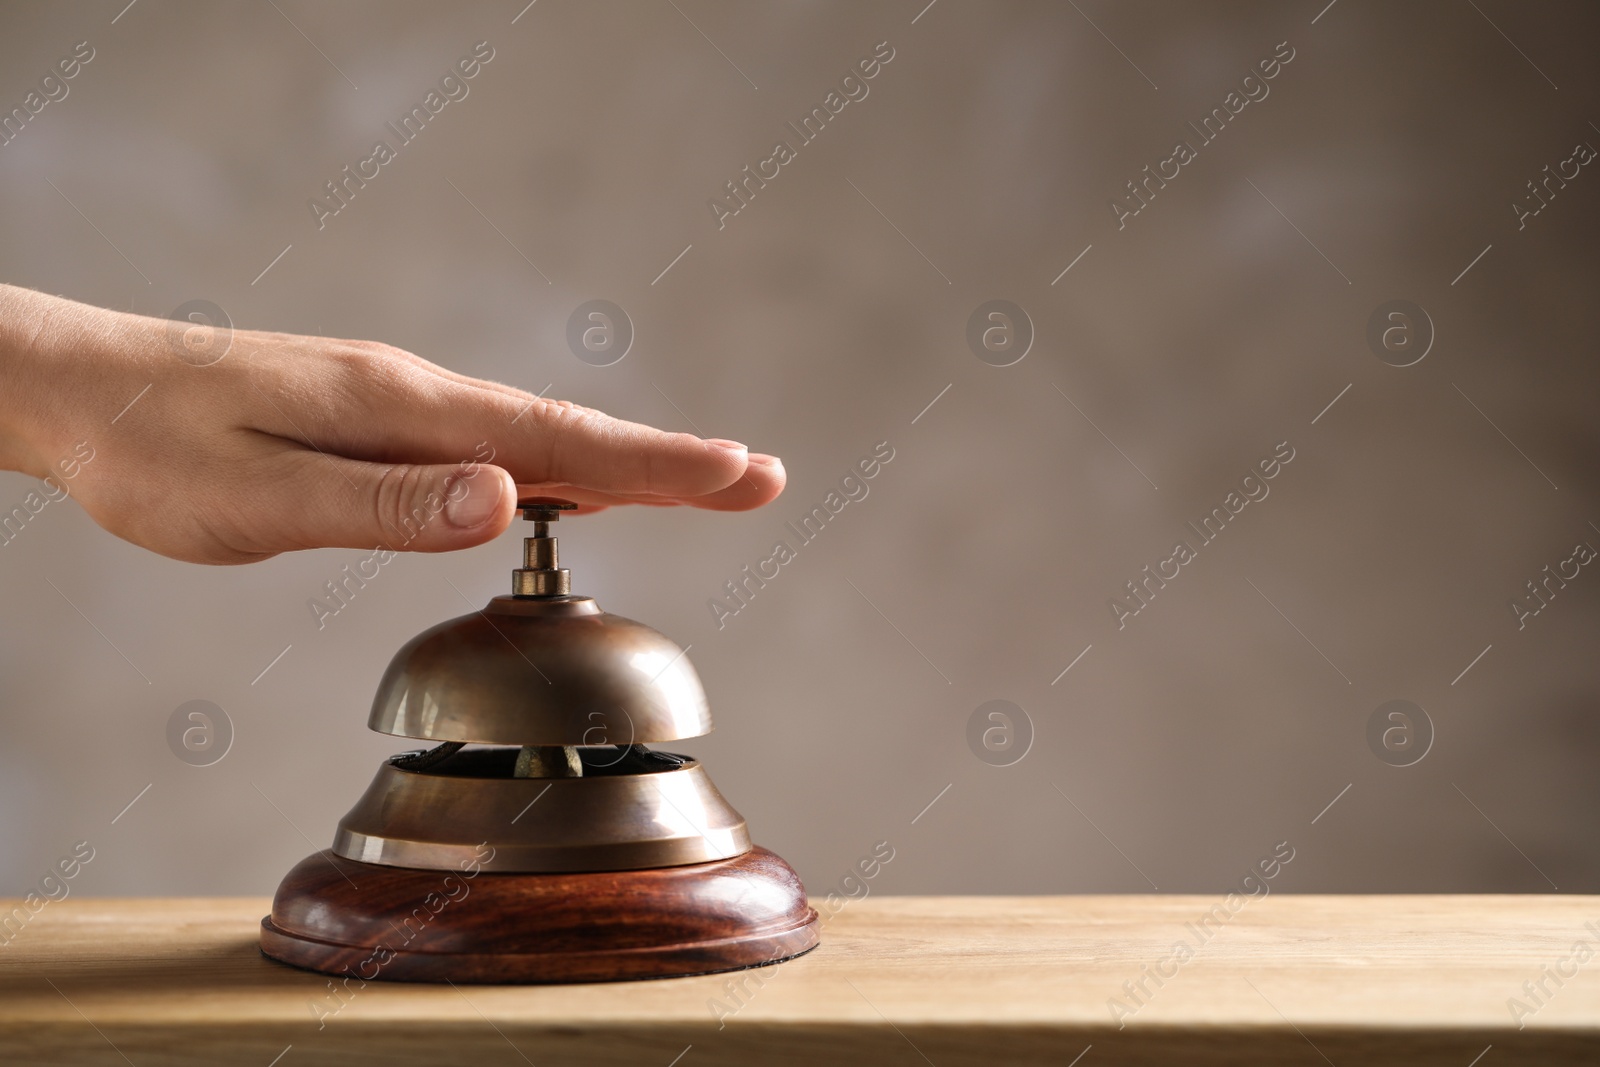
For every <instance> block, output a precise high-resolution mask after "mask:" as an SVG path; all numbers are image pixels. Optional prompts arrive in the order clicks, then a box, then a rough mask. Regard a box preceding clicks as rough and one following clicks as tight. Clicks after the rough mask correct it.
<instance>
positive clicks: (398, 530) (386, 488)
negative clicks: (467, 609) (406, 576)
mask: <svg viewBox="0 0 1600 1067" xmlns="http://www.w3.org/2000/svg"><path fill="white" fill-rule="evenodd" d="M274 466H275V467H276V470H275V471H274V475H275V476H274V477H271V478H270V479H268V478H264V479H261V480H260V481H261V485H262V489H261V491H260V492H258V493H257V494H255V496H254V498H253V503H252V507H251V511H252V513H253V515H254V522H253V527H254V529H253V536H255V537H258V538H260V539H261V540H263V541H264V542H265V541H270V540H272V539H274V538H275V539H276V540H277V541H278V542H279V543H277V544H264V545H263V546H262V547H263V548H264V549H267V550H270V551H282V550H285V549H297V548H373V547H376V546H381V547H386V548H390V549H394V550H396V551H406V552H448V551H452V550H454V549H459V548H470V547H472V546H473V545H480V544H483V543H484V542H486V541H490V540H493V539H494V538H495V537H496V536H498V535H499V534H501V533H502V532H504V531H505V529H506V527H507V526H509V525H510V524H511V518H512V516H513V515H514V514H515V511H516V487H515V486H514V485H513V483H512V481H511V476H510V475H509V474H507V473H506V472H505V471H504V470H502V469H501V468H499V467H494V466H489V465H485V464H476V465H469V464H460V463H450V464H384V463H367V462H362V461H359V460H352V459H346V458H345V457H343V456H335V455H329V454H326V453H319V452H314V451H310V450H307V449H299V448H286V449H285V450H284V451H283V453H281V454H280V455H279V456H278V457H277V458H276V459H275V461H274Z"/></svg>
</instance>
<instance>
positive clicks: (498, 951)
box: [261, 848, 818, 983]
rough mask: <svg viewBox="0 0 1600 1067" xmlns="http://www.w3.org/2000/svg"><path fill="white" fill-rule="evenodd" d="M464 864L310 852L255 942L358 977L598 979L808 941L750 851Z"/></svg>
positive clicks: (778, 869)
mask: <svg viewBox="0 0 1600 1067" xmlns="http://www.w3.org/2000/svg"><path fill="white" fill-rule="evenodd" d="M469 871H470V868H469V869H468V870H455V871H438V870H419V869H416V868H410V867H387V866H379V865H377V864H371V863H359V862H356V861H354V860H347V859H344V858H342V857H339V856H336V855H334V854H333V853H332V852H330V851H323V852H318V853H315V854H313V855H311V856H308V857H306V858H305V859H304V860H301V861H300V863H298V864H297V865H296V866H295V867H294V869H293V870H291V871H290V872H289V873H288V874H287V875H285V876H284V879H283V883H282V884H281V885H280V886H279V887H278V893H277V896H276V897H274V899H273V902H272V914H271V915H269V916H267V917H266V918H264V919H262V920H261V951H262V952H263V953H265V954H266V955H268V956H271V957H272V958H274V959H277V960H281V961H283V962H284V963H289V964H293V965H294V966H296V967H304V968H307V969H309V970H313V971H321V972H323V973H325V974H335V975H341V976H349V977H351V978H353V979H356V980H360V981H375V980H376V981H400V982H443V981H447V980H448V981H451V982H481V983H496V982H505V983H516V982H610V981H618V980H624V979H635V978H667V977H673V976H678V975H689V974H708V973H712V972H716V971H732V970H740V969H742V968H746V967H759V966H762V965H765V964H768V963H776V962H780V961H782V960H786V959H790V958H792V957H794V956H798V955H800V954H801V953H803V952H808V951H810V950H811V949H813V948H815V947H816V945H817V940H818V936H817V928H818V919H817V913H816V912H815V911H814V910H813V909H812V908H811V907H810V905H809V904H808V903H807V902H806V892H805V887H804V886H802V885H801V884H800V878H799V876H798V875H797V874H795V872H794V869H793V868H792V867H790V866H789V865H788V864H787V863H785V862H784V861H783V860H782V859H780V858H779V857H778V856H777V855H775V854H774V853H771V852H768V851H767V850H766V849H764V848H753V849H751V850H750V851H749V852H746V853H744V854H743V855H740V856H735V857H733V858H732V859H726V860H718V861H716V862H713V863H696V864H690V865H687V866H682V867H662V868H657V869H654V870H642V871H601V872H591V873H577V874H510V873H506V874H497V873H492V872H488V871H481V870H480V871H477V872H476V873H469Z"/></svg>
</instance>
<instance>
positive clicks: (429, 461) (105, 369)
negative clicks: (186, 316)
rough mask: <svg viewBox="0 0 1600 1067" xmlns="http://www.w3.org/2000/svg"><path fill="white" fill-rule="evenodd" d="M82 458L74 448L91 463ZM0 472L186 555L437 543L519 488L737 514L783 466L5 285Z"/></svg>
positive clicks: (321, 344) (164, 550)
mask: <svg viewBox="0 0 1600 1067" xmlns="http://www.w3.org/2000/svg"><path fill="white" fill-rule="evenodd" d="M85 457H88V458H85ZM0 468H4V469H10V470H19V471H24V472H26V473H29V474H32V475H34V476H36V477H39V478H45V479H47V482H46V486H47V488H50V489H53V490H55V491H58V492H60V491H64V492H67V493H70V494H71V495H72V496H74V497H76V498H77V499H78V502H79V503H80V504H82V506H83V507H84V509H85V510H86V511H88V513H89V514H90V515H91V516H92V517H93V518H94V520H95V521H96V522H98V523H99V524H100V525H101V526H103V527H105V528H106V529H107V530H109V531H111V532H112V533H114V534H116V535H117V536H118V537H122V538H124V539H126V540H128V541H132V542H133V543H134V544H137V545H142V546H143V547H145V548H148V549H151V550H153V551H156V552H160V553H161V554H163V555H166V556H171V557H173V558H174V559H181V560H188V561H191V562H196V563H249V562H253V561H256V560H262V559H267V558H268V557H271V556H274V555H276V554H277V553H279V552H286V551H290V550H293V549H299V548H319V547H335V548H373V547H377V546H385V547H388V548H392V549H399V550H408V551H418V552H443V551H449V550H451V549H457V548H469V547H471V546H473V545H477V544H482V543H483V542H485V541H488V540H490V539H491V538H493V537H495V536H496V535H498V534H500V533H501V532H502V531H504V530H505V529H506V527H507V526H508V525H509V524H510V522H511V519H512V516H513V515H514V514H515V509H516V495H517V486H516V483H521V484H523V485H524V487H526V486H529V485H531V486H537V487H538V488H539V490H540V491H542V492H545V493H547V494H548V495H551V496H560V497H565V498H567V499H570V500H572V501H575V502H576V503H578V504H580V505H583V506H584V510H596V509H598V508H602V507H606V506H609V505H612V504H654V505H671V504H689V505H692V506H695V507H702V508H712V509H717V510H725V511H739V510H744V509H748V508H754V507H759V506H760V505H762V504H765V503H767V502H768V501H770V500H772V499H773V498H774V497H776V496H777V495H778V494H779V493H780V492H782V491H783V484H784V471H783V464H782V463H781V462H779V460H778V459H777V458H775V457H773V456H765V455H760V454H757V453H750V452H747V450H746V449H745V446H744V445H742V444H737V443H734V442H730V441H718V440H702V439H701V438H699V437H695V436H693V435H691V434H685V433H664V432H662V431H660V430H656V429H653V428H651V427H649V426H642V425H640V424H638V423H632V422H623V421H622V420H620V419H614V418H612V417H610V416H609V415H605V414H602V413H601V412H598V411H593V410H590V409H588V408H581V407H577V406H575V405H573V404H569V403H567V402H565V401H556V400H544V399H540V398H538V397H535V396H533V395H531V394H529V393H525V392H523V391H521V390H520V389H513V388H512V387H510V386H507V385H499V384H497V383H494V382H485V381H479V380H477V379H474V378H467V377H464V376H462V375H459V374H454V373H452V372H450V371H447V370H444V369H443V368H441V367H437V366H435V365H433V364H432V363H429V362H427V361H426V360H424V359H421V358H419V357H417V356H414V355H411V354H410V353H409V352H403V351H401V350H399V349H396V348H392V347H390V346H388V345H383V344H378V343H375V342H370V341H339V340H332V339H329V338H323V337H302V336H297V335H294V334H279V333H262V332H257V331H249V330H234V331H231V332H230V331H227V330H213V329H211V328H209V327H206V326H203V325H194V324H185V323H175V322H169V321H167V320H164V319H151V318H145V317H142V316H138V315H130V314H123V313H119V312H112V311H105V310H102V309H99V308H93V307H89V306H87V305H84V304H78V303H75V302H73V301H69V300H62V299H59V298H56V297H49V296H45V295H43V294H40V293H35V292H32V291H29V290H26V289H18V288H14V287H10V286H0Z"/></svg>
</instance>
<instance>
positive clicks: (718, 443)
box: [706, 437, 750, 452]
mask: <svg viewBox="0 0 1600 1067" xmlns="http://www.w3.org/2000/svg"><path fill="white" fill-rule="evenodd" d="M706 444H708V445H710V446H711V447H712V448H720V449H722V450H723V451H724V452H748V451H750V449H749V447H748V446H746V445H741V444H740V443H739V442H738V441H724V440H722V439H721V438H719V437H708V438H706Z"/></svg>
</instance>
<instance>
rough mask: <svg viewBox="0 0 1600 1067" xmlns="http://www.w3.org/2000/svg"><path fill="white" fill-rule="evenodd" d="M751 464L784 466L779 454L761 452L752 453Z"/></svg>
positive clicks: (757, 465)
mask: <svg viewBox="0 0 1600 1067" xmlns="http://www.w3.org/2000/svg"><path fill="white" fill-rule="evenodd" d="M750 465H751V466H752V467H781V466H783V460H781V459H779V458H778V457H777V456H769V455H766V454H764V453H761V452H752V453H750Z"/></svg>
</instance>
